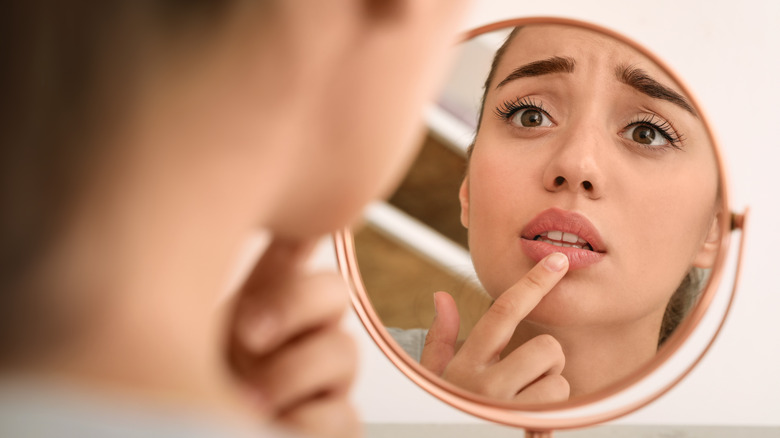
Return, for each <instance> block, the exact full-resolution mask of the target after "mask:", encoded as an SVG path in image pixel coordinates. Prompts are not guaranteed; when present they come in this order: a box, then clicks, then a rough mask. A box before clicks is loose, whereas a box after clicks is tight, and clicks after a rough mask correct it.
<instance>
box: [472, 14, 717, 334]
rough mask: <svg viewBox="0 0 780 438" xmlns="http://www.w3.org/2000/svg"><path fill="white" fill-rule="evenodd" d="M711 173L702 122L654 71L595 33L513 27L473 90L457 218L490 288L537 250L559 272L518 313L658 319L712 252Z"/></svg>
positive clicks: (513, 277)
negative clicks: (469, 147)
mask: <svg viewBox="0 0 780 438" xmlns="http://www.w3.org/2000/svg"><path fill="white" fill-rule="evenodd" d="M718 184H719V182H718V171H717V166H716V161H715V155H714V152H713V149H712V144H711V141H710V138H709V135H708V133H707V131H706V128H705V126H704V124H703V123H702V122H701V120H700V119H699V116H698V115H697V113H696V110H695V109H694V108H693V106H692V104H691V103H690V102H689V99H687V98H686V96H684V95H683V93H682V92H681V91H680V88H679V87H678V86H677V84H676V83H675V82H674V81H673V80H672V79H671V78H670V77H669V76H668V75H667V74H666V73H665V72H664V70H663V69H662V68H661V67H660V66H658V65H657V64H655V63H654V62H652V61H651V60H649V59H648V58H646V57H645V56H643V55H642V54H641V53H639V52H637V51H636V50H634V49H632V48H631V47H629V46H627V45H625V44H624V43H622V42H619V41H617V40H614V39H612V38H610V37H607V36H604V35H602V34H599V33H596V32H593V31H589V30H585V29H580V28H574V27H569V26H561V25H532V26H526V27H523V28H521V29H520V30H519V31H517V32H515V33H514V34H513V36H512V39H511V40H510V41H509V42H508V45H506V46H505V52H504V53H503V55H502V56H501V58H500V61H499V62H498V64H497V65H496V68H495V70H494V72H493V75H492V80H491V82H490V83H489V84H488V85H487V90H486V94H485V101H484V108H483V114H482V118H481V123H480V126H479V130H478V134H477V137H476V141H475V144H474V149H473V153H472V156H471V159H470V163H469V171H468V176H467V177H466V179H465V180H464V182H463V185H462V187H461V191H460V198H461V207H462V215H461V222H462V223H463V224H464V226H466V227H467V228H468V229H469V247H470V250H471V254H472V259H473V261H474V265H475V268H476V271H477V273H478V275H479V278H480V281H481V282H482V284H483V286H484V287H485V289H486V291H487V292H488V293H489V294H490V295H491V296H493V297H497V296H499V295H500V294H501V293H503V291H505V290H506V289H508V288H509V287H510V286H512V285H513V284H514V283H515V282H517V281H518V280H519V279H520V278H521V277H522V276H524V275H525V274H526V273H527V272H528V271H529V270H530V269H531V267H532V266H533V265H534V264H535V263H536V262H537V261H539V260H540V259H541V258H543V257H544V256H546V255H547V254H550V253H551V252H556V251H558V252H563V253H565V254H566V255H567V256H568V257H569V260H570V267H571V269H570V272H569V273H568V274H567V275H566V276H565V277H564V279H563V280H562V281H561V282H560V283H559V284H558V285H557V286H556V287H555V288H554V289H553V290H552V292H550V293H549V294H548V295H547V296H546V297H545V298H544V299H543V300H542V302H541V303H540V305H539V306H537V307H536V309H535V310H534V311H533V312H532V313H531V314H530V315H529V317H528V318H527V319H528V320H529V321H532V322H534V323H537V324H540V325H548V326H556V325H604V324H624V323H629V322H631V321H636V320H640V319H647V318H651V319H657V320H658V321H660V318H661V316H662V315H663V312H664V309H665V307H666V304H667V303H668V301H669V298H670V297H671V295H672V294H673V293H674V291H675V290H676V289H677V287H678V286H679V285H680V283H681V281H682V279H683V278H684V277H685V275H686V273H687V272H688V271H689V270H690V269H691V268H692V267H701V268H708V267H711V265H712V263H713V261H714V258H715V255H716V253H717V249H718V248H717V240H718V239H717V231H718V226H717V220H716V219H715V218H716V214H717V208H716V201H717V200H718Z"/></svg>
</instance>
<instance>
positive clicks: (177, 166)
mask: <svg viewBox="0 0 780 438" xmlns="http://www.w3.org/2000/svg"><path fill="white" fill-rule="evenodd" d="M462 3H463V2H451V1H446V2H444V1H436V2H416V1H407V0H398V1H374V0H339V1H335V2H289V1H260V2H256V1H208V0H200V1H172V0H160V1H153V2H146V1H110V0H109V1H103V0H101V1H87V0H83V1H73V2H58V1H46V0H33V1H25V2H12V4H10V5H6V6H7V7H6V8H5V10H4V13H3V14H2V18H0V21H2V23H0V33H2V35H1V36H0V46H2V49H1V51H2V54H3V56H4V63H3V69H2V73H0V75H1V76H0V77H1V79H0V87H2V93H0V94H2V95H3V99H2V103H1V104H0V107H2V109H3V117H1V118H0V123H2V129H0V135H2V148H0V150H1V152H0V154H2V156H1V157H0V167H1V168H0V178H2V179H1V180H0V211H2V214H1V215H0V217H1V218H2V219H1V221H0V260H1V262H0V269H1V271H0V290H2V291H3V293H2V295H1V296H0V324H2V326H0V435H2V436H38V437H45V436H63V435H66V436H139V435H143V436H160V437H163V436H165V437H173V436H188V437H189V436H223V437H224V436H243V435H244V434H246V435H251V436H258V435H260V436H265V434H264V433H263V432H264V431H265V432H267V433H272V432H270V431H271V430H272V429H273V428H275V427H277V426H279V425H284V426H289V427H291V428H293V429H296V430H298V431H303V432H306V433H311V434H312V435H317V436H334V437H346V436H354V435H355V434H357V433H358V429H359V428H358V422H357V420H356V418H355V416H354V413H353V412H352V408H351V406H350V404H349V402H348V389H349V386H350V383H351V381H352V378H353V376H354V370H355V364H354V358H355V351H354V347H353V346H352V343H351V341H350V340H349V338H348V337H347V336H346V335H345V334H344V333H342V332H341V330H340V329H339V324H338V322H339V318H340V315H341V314H342V312H343V311H344V309H345V305H346V302H345V301H346V294H345V288H344V285H343V283H342V282H341V280H340V278H339V277H338V276H337V275H336V274H335V273H326V274H316V275H313V274H311V273H309V272H306V271H305V270H304V269H303V262H304V261H305V260H306V255H307V253H308V251H309V250H310V248H311V247H312V245H313V244H314V243H315V242H317V241H318V240H319V239H320V238H321V237H322V236H323V235H326V234H327V233H329V232H331V231H333V230H335V229H339V228H341V227H343V226H346V225H348V224H350V223H351V222H352V221H354V220H355V219H356V218H357V217H358V215H359V213H360V211H361V209H362V207H363V206H364V205H365V204H366V203H367V202H369V201H370V200H372V199H373V198H375V197H378V196H382V195H384V194H387V193H388V192H389V191H390V190H391V189H392V187H393V185H394V184H395V183H396V182H397V180H398V178H399V176H400V174H401V170H402V169H403V167H404V166H405V165H406V164H407V163H408V162H409V160H410V158H411V156H412V155H413V152H414V148H413V147H412V145H413V144H414V143H415V142H414V139H415V138H416V136H417V135H418V134H419V132H420V130H419V128H420V126H419V125H420V120H421V117H420V114H421V110H422V106H423V104H424V102H425V101H426V100H427V99H428V98H429V97H430V95H432V94H433V93H432V91H433V86H434V84H435V83H436V80H437V78H438V76H439V74H440V73H441V70H442V66H443V61H444V55H443V54H445V53H446V52H447V50H446V48H447V47H449V46H450V45H451V44H452V40H453V38H454V33H455V28H456V18H457V17H458V16H459V14H460V12H461V10H462V8H463V5H462ZM388 72H392V74H390V73H388ZM409 78H413V80H409ZM380 103H381V104H380ZM257 231H265V232H266V233H267V234H270V235H271V236H272V242H271V244H270V245H269V247H268V249H267V250H266V251H265V253H264V254H263V257H262V259H261V260H260V261H259V262H258V263H257V265H256V266H255V269H254V270H253V272H252V274H251V275H250V276H249V278H248V280H247V282H246V284H245V285H244V287H243V288H242V289H241V291H240V292H241V293H240V294H239V295H238V296H237V297H235V299H233V300H230V301H229V302H228V303H226V304H224V305H219V302H220V301H219V297H220V295H221V294H222V292H223V290H222V289H223V288H224V284H225V283H226V280H227V278H228V277H229V275H230V274H231V271H232V269H233V265H234V263H235V259H236V257H237V254H238V252H239V250H240V248H241V247H242V245H243V242H244V241H245V240H246V239H247V237H248V236H250V235H252V234H253V233H255V232H257ZM273 433H275V432H273Z"/></svg>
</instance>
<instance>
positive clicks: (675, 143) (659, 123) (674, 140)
mask: <svg viewBox="0 0 780 438" xmlns="http://www.w3.org/2000/svg"><path fill="white" fill-rule="evenodd" d="M529 108H530V109H535V110H538V111H541V112H543V113H544V115H546V116H547V117H549V118H550V119H552V117H551V116H550V113H548V112H547V110H545V109H544V107H543V106H542V103H541V102H536V101H534V100H532V99H531V98H530V97H517V98H515V99H513V100H505V101H504V102H503V103H502V104H501V105H499V106H498V107H497V108H496V109H495V110H494V111H493V112H494V114H495V115H496V117H498V118H499V119H501V120H504V121H509V120H510V119H511V118H512V116H514V115H515V113H516V112H518V111H521V110H524V109H529ZM638 125H646V126H651V127H653V128H655V129H657V130H658V132H659V133H661V135H662V136H663V137H664V138H665V139H666V140H667V141H668V142H669V145H670V146H671V147H673V148H675V149H681V147H680V144H681V143H682V141H683V136H682V135H681V134H678V133H677V130H676V129H674V126H672V124H671V123H670V122H668V121H666V120H664V119H662V118H660V117H658V116H656V115H655V114H645V115H643V116H641V117H640V118H638V119H636V120H634V121H632V122H630V123H629V124H628V125H626V127H625V128H623V130H624V131H625V130H627V129H629V128H631V127H634V126H638ZM647 147H648V148H651V149H653V148H654V147H650V146H647ZM655 148H657V147H655Z"/></svg>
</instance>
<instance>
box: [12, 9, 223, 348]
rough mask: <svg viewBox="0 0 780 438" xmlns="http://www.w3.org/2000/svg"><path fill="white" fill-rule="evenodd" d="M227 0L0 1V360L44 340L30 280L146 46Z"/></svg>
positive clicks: (43, 315) (42, 310) (43, 302)
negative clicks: (0, 65)
mask: <svg viewBox="0 0 780 438" xmlns="http://www.w3.org/2000/svg"><path fill="white" fill-rule="evenodd" d="M229 3H233V2H220V1H210V0H156V1H147V0H138V1H121V0H101V1H89V0H74V1H68V2H61V1H54V0H25V1H16V2H10V3H9V4H7V5H5V8H4V11H3V14H0V17H1V18H0V53H2V56H3V68H2V69H0V95H2V96H3V99H2V103H0V108H2V110H0V111H1V114H0V142H1V143H2V147H0V211H1V212H2V214H0V291H1V292H0V362H5V361H7V360H8V359H9V358H13V357H15V356H14V355H15V354H17V350H22V349H27V347H28V346H29V345H31V344H34V343H35V342H37V341H36V338H40V339H47V338H49V337H50V336H51V335H52V333H51V332H52V329H51V327H49V329H47V328H45V327H43V325H44V323H45V322H48V321H49V316H51V315H49V314H48V313H47V312H49V313H56V309H50V307H52V305H51V302H50V300H49V299H50V298H51V297H52V295H51V294H54V293H55V291H52V290H41V289H46V287H41V286H40V284H41V282H40V281H37V280H38V279H35V277H36V270H37V269H38V268H39V267H40V266H39V265H40V263H41V260H42V259H43V258H44V257H45V255H46V253H47V251H48V250H49V249H50V248H51V247H52V245H54V243H55V241H56V239H57V238H58V237H59V236H60V234H61V233H62V232H63V228H64V227H65V225H64V222H65V221H66V220H67V219H68V217H69V215H70V214H71V211H70V209H71V208H73V205H74V204H75V202H76V200H77V199H78V197H79V195H80V193H81V192H82V190H83V188H84V187H85V185H86V184H89V182H88V180H89V177H90V173H91V172H92V171H93V170H94V166H95V163H96V162H99V161H100V160H99V157H100V156H102V155H103V154H105V153H107V151H105V150H104V149H105V145H103V144H101V140H100V139H101V134H102V133H103V132H105V131H106V130H110V125H111V121H112V120H117V119H118V118H119V116H120V113H121V111H122V108H123V99H125V98H126V97H127V96H128V95H129V94H131V93H132V87H133V84H134V75H135V74H136V73H137V72H138V71H139V69H140V67H141V64H142V61H143V59H144V56H143V55H144V53H145V50H146V49H147V48H149V47H152V46H154V44H156V43H157V42H162V41H164V40H169V39H173V38H172V37H174V36H176V35H179V34H181V33H182V32H181V31H182V30H183V29H185V28H192V24H193V23H198V24H203V23H207V24H209V23H211V24H213V23H217V22H218V19H219V17H221V16H224V15H223V14H222V12H224V11H225V9H226V7H225V6H226V5H227V4H229ZM188 26H189V27H188ZM201 30H202V26H201ZM150 42H152V44H151V45H150ZM33 282H35V283H37V284H38V287H34V286H32V283H33ZM47 304H49V305H48V306H47ZM54 325H56V324H54ZM47 330H48V331H47ZM34 332H35V333H34ZM38 332H40V333H38ZM36 333H38V334H37V335H36Z"/></svg>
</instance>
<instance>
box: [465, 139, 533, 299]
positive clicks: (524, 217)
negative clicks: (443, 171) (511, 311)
mask: <svg viewBox="0 0 780 438" xmlns="http://www.w3.org/2000/svg"><path fill="white" fill-rule="evenodd" d="M522 163H523V164H522V165H519V164H517V163H512V164H509V160H507V159H506V158H505V157H500V156H497V155H496V156H492V155H490V154H489V153H487V152H486V153H483V154H480V155H477V154H475V156H474V157H473V158H472V161H471V163H470V167H469V250H470V252H471V258H472V261H473V263H474V267H475V269H476V271H477V274H478V275H479V279H480V282H481V283H482V285H483V287H484V288H485V291H486V292H487V293H488V294H489V295H491V296H492V297H494V298H495V297H497V296H498V295H500V294H501V293H503V291H505V290H506V289H507V288H509V287H510V286H511V285H512V284H514V283H515V282H516V281H517V280H518V279H519V278H520V277H521V276H522V275H523V274H525V273H526V272H527V271H528V270H530V269H531V267H532V266H533V262H531V261H529V260H528V259H527V258H525V257H523V256H522V252H521V250H520V231H521V230H522V226H523V224H525V223H527V222H528V221H529V220H530V219H532V218H533V216H534V215H535V214H536V213H538V212H535V211H534V209H533V207H531V206H535V205H539V203H540V200H539V196H538V190H536V189H535V187H539V188H541V183H540V181H541V179H540V178H541V176H538V175H536V174H535V173H534V171H533V165H532V164H531V163H530V160H526V161H523V162H522Z"/></svg>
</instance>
